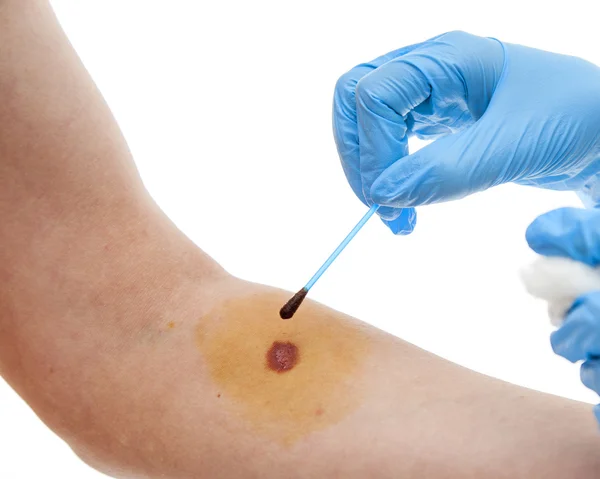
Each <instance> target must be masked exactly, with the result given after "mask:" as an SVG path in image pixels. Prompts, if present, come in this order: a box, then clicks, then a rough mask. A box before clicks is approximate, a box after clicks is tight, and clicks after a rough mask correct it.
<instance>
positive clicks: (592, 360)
mask: <svg viewBox="0 0 600 479" xmlns="http://www.w3.org/2000/svg"><path fill="white" fill-rule="evenodd" d="M527 241H528V243H529V245H530V246H531V248H532V249H533V250H534V251H536V252H537V253H539V254H542V255H544V256H560V257H565V258H570V259H573V260H575V261H579V262H581V263H584V264H587V265H589V266H593V267H597V266H598V265H600V211H598V210H584V209H578V208H561V209H558V210H555V211H551V212H549V213H546V214H544V215H542V216H540V217H539V218H537V219H536V220H535V221H534V222H533V223H532V224H531V225H530V226H529V228H528V229H527ZM598 274H600V270H599V271H598ZM551 342H552V348H553V349H554V352H555V353H557V354H559V355H561V356H563V357H565V358H566V359H568V360H569V361H572V362H578V361H584V362H583V364H582V366H581V380H582V382H583V383H584V384H585V385H586V386H587V387H588V388H590V389H592V390H594V391H595V392H597V393H598V394H600V291H591V292H589V293H586V294H584V295H583V296H581V297H579V298H578V299H577V300H576V301H575V302H574V304H573V306H572V307H571V309H570V310H569V311H568V313H567V315H566V317H565V318H564V322H563V323H562V325H561V326H560V328H559V329H558V330H556V331H555V332H554V333H552V337H551ZM594 412H595V414H596V418H597V419H598V421H599V422H600V406H596V408H595V409H594Z"/></svg>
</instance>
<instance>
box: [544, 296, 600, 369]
mask: <svg viewBox="0 0 600 479" xmlns="http://www.w3.org/2000/svg"><path fill="white" fill-rule="evenodd" d="M550 342H551V344H552V349H553V350H554V352H555V353H556V354H558V355H559V356H562V357H564V358H566V359H568V360H569V361H571V362H573V363H575V362H577V361H585V360H588V359H593V358H596V357H600V291H594V292H592V293H588V294H585V295H583V296H581V297H580V298H578V299H577V300H576V301H575V303H574V304H573V307H572V308H571V310H570V311H569V313H568V314H567V317H566V318H565V322H564V323H563V325H562V326H561V327H560V328H559V329H557V330H556V331H554V332H553V333H552V334H551V336H550Z"/></svg>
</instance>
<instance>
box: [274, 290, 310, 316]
mask: <svg viewBox="0 0 600 479" xmlns="http://www.w3.org/2000/svg"><path fill="white" fill-rule="evenodd" d="M307 294H308V289H306V288H302V289H301V290H300V291H298V292H297V293H296V294H295V295H294V296H292V298H291V299H290V300H289V301H288V302H287V303H285V305H284V306H283V308H281V309H280V310H279V316H281V319H290V318H291V317H292V316H293V315H294V314H296V311H298V308H299V307H300V305H301V304H302V301H304V298H306V295H307Z"/></svg>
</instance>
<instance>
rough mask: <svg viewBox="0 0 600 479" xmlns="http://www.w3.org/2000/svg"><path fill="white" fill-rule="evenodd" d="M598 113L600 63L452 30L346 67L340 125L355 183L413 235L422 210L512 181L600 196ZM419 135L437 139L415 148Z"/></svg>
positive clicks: (337, 110) (338, 105)
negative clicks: (418, 208)
mask: <svg viewBox="0 0 600 479" xmlns="http://www.w3.org/2000/svg"><path fill="white" fill-rule="evenodd" d="M599 112H600V68H598V67H597V66H595V65H593V64H591V63H589V62H586V61H584V60H582V59H579V58H576V57H570V56H566V55H558V54H554V53H549V52H544V51H541V50H536V49H533V48H527V47H523V46H520V45H512V44H508V43H502V42H499V41H497V40H495V39H490V38H482V37H477V36H474V35H470V34H467V33H464V32H450V33H446V34H443V35H439V36H437V37H435V38H432V39H430V40H427V41H425V42H423V43H420V44H416V45H411V46H408V47H404V48H401V49H399V50H396V51H394V52H391V53H389V54H387V55H384V56H382V57H379V58H377V59H375V60H373V61H371V62H368V63H364V64H361V65H358V66H357V67H355V68H353V69H352V70H350V71H349V72H348V73H346V74H344V75H343V76H342V77H341V78H340V80H339V81H338V83H337V85H336V90H335V96H334V111H333V125H334V135H335V139H336V144H337V147H338V152H339V154H340V158H341V160H342V165H343V167H344V171H345V173H346V177H347V178H348V181H349V182H350V185H351V186H352V188H353V190H354V192H355V193H356V194H357V196H358V197H359V198H360V199H361V200H362V201H364V202H365V203H367V204H369V205H370V204H372V203H377V204H380V205H382V206H383V208H380V210H379V211H380V214H381V216H382V218H383V219H384V220H386V223H387V224H388V226H390V228H391V229H392V231H393V232H395V233H408V232H410V231H412V229H413V228H414V225H415V222H416V216H415V213H414V211H413V210H412V208H414V207H416V206H420V205H426V204H431V203H437V202H441V201H449V200H454V199H458V198H462V197H464V196H466V195H469V194H472V193H475V192H478V191H483V190H485V189H487V188H490V187H492V186H496V185H499V184H503V183H508V182H516V183H519V184H524V185H531V186H539V187H543V188H550V189H556V190H571V191H576V192H578V193H579V194H580V195H581V196H582V198H583V199H584V201H585V202H586V204H587V205H590V206H593V205H597V204H598V203H599V202H600V193H599V192H598V191H600V190H599V186H598V170H599V168H600V164H599V160H600V135H599V131H600V130H599V128H598V124H599V120H600V113H599ZM413 135H414V136H416V137H418V138H421V139H425V140H435V141H434V142H433V143H431V144H429V145H427V146H425V147H424V148H422V149H421V150H419V151H417V152H415V153H413V154H409V152H408V138H409V137H411V136H413ZM403 209H404V210H403Z"/></svg>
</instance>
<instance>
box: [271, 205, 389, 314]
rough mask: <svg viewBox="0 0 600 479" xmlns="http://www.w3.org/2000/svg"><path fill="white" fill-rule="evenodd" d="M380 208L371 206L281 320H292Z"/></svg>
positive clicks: (295, 296)
mask: <svg viewBox="0 0 600 479" xmlns="http://www.w3.org/2000/svg"><path fill="white" fill-rule="evenodd" d="M378 208H379V205H373V206H371V208H370V209H369V211H367V213H366V214H365V215H364V216H363V217H362V218H361V220H360V221H359V222H358V223H357V224H356V226H355V227H354V228H352V231H350V233H348V236H346V237H345V238H344V241H342V242H341V243H340V245H339V246H338V247H337V248H336V249H335V251H334V252H333V253H331V256H329V258H327V260H326V261H325V263H323V266H321V267H320V268H319V270H318V271H317V272H316V273H315V274H314V275H313V277H312V278H310V280H309V281H308V283H306V285H305V286H304V288H302V289H301V290H300V291H298V292H297V293H296V294H295V295H294V296H292V298H291V299H290V300H289V301H288V302H287V303H285V305H284V306H283V308H281V310H280V311H279V316H281V319H290V318H291V317H292V316H294V314H295V313H296V311H297V310H298V308H299V307H300V305H301V304H302V301H304V298H306V295H307V294H308V292H309V291H310V288H312V287H313V286H314V284H315V283H316V282H317V281H318V280H319V278H320V277H321V276H322V275H323V273H324V272H325V271H327V268H329V267H330V266H331V263H333V262H334V261H335V259H336V258H337V257H338V256H339V254H340V253H341V252H342V251H343V250H344V248H345V247H346V246H348V243H350V241H352V238H354V237H355V236H356V234H357V233H358V232H359V231H360V230H361V228H362V227H363V226H364V225H365V224H366V223H367V221H369V219H370V218H371V216H373V215H374V214H375V212H376V211H377V209H378Z"/></svg>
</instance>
